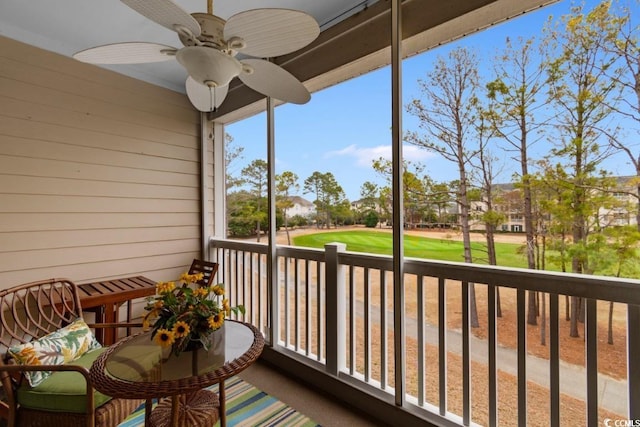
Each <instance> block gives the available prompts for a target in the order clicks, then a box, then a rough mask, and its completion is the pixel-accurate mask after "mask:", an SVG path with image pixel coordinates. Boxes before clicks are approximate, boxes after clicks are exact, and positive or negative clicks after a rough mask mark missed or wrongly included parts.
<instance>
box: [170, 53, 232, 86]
mask: <svg viewBox="0 0 640 427" xmlns="http://www.w3.org/2000/svg"><path fill="white" fill-rule="evenodd" d="M176 59H177V60H178V62H180V64H182V66H183V67H184V68H185V69H186V70H187V73H189V75H190V76H191V77H192V78H193V79H194V80H195V81H196V82H198V83H200V84H202V85H211V84H212V83H215V85H216V86H226V85H228V84H229V82H230V81H231V79H233V78H234V77H236V76H237V75H238V74H240V72H241V71H242V64H241V63H240V61H238V60H237V59H235V58H234V57H232V56H229V55H227V54H225V53H222V52H220V51H218V50H216V49H212V48H208V47H201V46H190V47H184V48H182V49H180V50H179V51H178V53H177V54H176ZM205 82H208V83H205Z"/></svg>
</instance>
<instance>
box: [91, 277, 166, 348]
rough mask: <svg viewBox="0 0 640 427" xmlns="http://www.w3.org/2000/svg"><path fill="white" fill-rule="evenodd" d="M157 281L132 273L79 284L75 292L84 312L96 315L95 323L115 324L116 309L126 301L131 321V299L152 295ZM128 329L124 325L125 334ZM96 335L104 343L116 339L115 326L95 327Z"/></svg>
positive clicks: (128, 332)
mask: <svg viewBox="0 0 640 427" xmlns="http://www.w3.org/2000/svg"><path fill="white" fill-rule="evenodd" d="M155 292H156V282H155V281H153V280H151V279H148V278H146V277H144V276H132V277H125V278H121V279H110V280H103V281H100V282H92V283H83V284H81V285H78V294H79V296H80V304H81V305H82V310H83V311H90V312H93V313H95V315H96V323H117V322H118V312H119V310H120V306H122V304H124V303H127V322H130V321H131V301H132V300H134V299H137V298H143V297H147V296H150V295H154V294H155ZM130 334H131V329H130V328H127V335H130ZM96 337H97V338H98V340H99V341H100V342H101V343H102V344H104V345H111V344H113V343H115V342H116V329H115V328H109V329H108V330H106V331H105V330H102V329H97V330H96Z"/></svg>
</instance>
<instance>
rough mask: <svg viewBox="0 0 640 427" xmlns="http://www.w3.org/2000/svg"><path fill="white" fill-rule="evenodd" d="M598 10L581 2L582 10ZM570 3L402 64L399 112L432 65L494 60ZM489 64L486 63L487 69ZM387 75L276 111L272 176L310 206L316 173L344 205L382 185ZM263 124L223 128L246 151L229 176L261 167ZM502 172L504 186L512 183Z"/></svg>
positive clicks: (409, 154)
mask: <svg viewBox="0 0 640 427" xmlns="http://www.w3.org/2000/svg"><path fill="white" fill-rule="evenodd" d="M598 3H599V2H597V1H593V0H588V1H586V4H587V9H590V8H591V7H593V5H595V4H598ZM571 4H572V3H571V2H570V1H567V0H562V1H561V2H559V3H557V4H554V5H552V6H549V7H546V8H544V9H542V10H539V11H535V12H531V13H529V14H526V15H524V16H521V17H519V18H516V19H513V20H511V21H508V22H506V23H503V24H500V25H497V26H496V27H493V28H490V29H488V30H485V31H482V32H480V33H478V34H475V35H472V36H469V37H466V38H464V39H461V40H459V41H456V42H454V43H451V44H448V45H445V46H442V47H440V48H438V49H435V50H432V51H429V52H425V53H423V54H421V55H417V56H415V57H412V58H409V59H407V60H405V61H404V62H403V65H402V67H403V89H402V91H403V99H404V102H403V104H407V103H408V102H409V101H410V100H411V99H412V98H414V97H418V96H419V95H420V90H419V89H418V83H417V82H418V79H420V78H425V77H426V74H427V73H428V72H429V71H430V70H431V66H432V63H433V62H434V60H435V59H436V58H437V57H439V56H443V57H445V56H446V55H447V54H448V52H449V51H450V50H451V49H454V48H456V47H458V46H466V47H468V48H470V49H473V50H474V51H475V52H476V54H477V55H478V57H479V58H487V59H490V58H492V57H493V56H494V55H495V54H496V53H497V52H498V51H497V50H496V49H499V48H500V47H501V46H502V45H503V44H504V40H505V39H506V37H511V38H512V39H515V38H517V37H519V36H522V37H525V38H528V37H530V36H534V35H540V34H541V31H542V28H543V26H544V23H545V22H546V21H547V19H548V17H549V16H550V15H552V16H554V17H557V18H559V17H560V16H562V15H565V14H567V13H568V12H569V9H570V6H571ZM487 63H488V62H487ZM481 71H482V70H481ZM390 78H391V72H390V69H389V67H385V68H383V69H380V70H377V71H374V72H371V73H369V74H367V75H364V76H361V77H358V78H355V79H352V80H349V81H347V82H344V83H341V84H338V85H336V86H333V87H330V88H327V89H325V90H322V91H320V92H316V93H313V94H312V97H311V101H309V102H308V103H307V104H305V105H293V104H287V105H283V106H280V107H278V108H276V113H275V121H276V129H275V138H276V173H282V172H284V171H292V172H294V173H296V174H297V175H298V177H299V184H300V192H299V195H301V196H303V197H306V198H308V199H309V200H311V199H312V195H309V194H307V195H305V194H303V191H302V186H303V182H304V179H305V178H307V177H308V176H310V175H311V174H312V173H313V172H315V171H319V172H322V173H326V172H331V173H332V174H333V175H334V176H335V178H336V180H337V181H338V183H339V184H340V185H341V186H342V188H343V189H344V191H345V193H346V195H347V198H348V199H349V200H352V201H353V200H357V199H359V198H360V186H361V185H362V183H363V182H365V181H372V182H375V183H377V184H384V180H383V179H382V177H380V176H379V175H378V174H377V173H376V172H375V171H373V169H372V167H371V162H372V160H375V159H378V158H379V157H385V158H389V159H390V156H391V132H390V129H391V111H390V105H391V89H390V87H391V86H390ZM265 123H266V116H265V114H260V115H257V116H254V117H251V118H249V119H245V120H243V121H242V122H238V123H234V124H231V125H228V126H227V127H226V132H227V133H228V134H230V135H231V136H232V137H233V139H234V143H235V144H236V145H238V146H242V147H244V152H243V158H242V159H239V160H237V161H236V162H234V164H233V165H232V168H231V173H232V174H234V175H238V174H239V172H240V170H241V169H242V167H244V166H245V165H246V164H248V163H249V162H251V161H252V160H254V159H266V126H265ZM403 129H404V131H405V132H406V131H408V130H418V129H417V121H416V120H415V118H413V117H412V116H410V115H409V114H407V113H404V115H403ZM548 148H549V146H545V145H544V142H538V143H537V144H536V145H535V146H534V150H533V151H534V152H533V153H531V156H537V157H541V156H542V155H544V154H545V153H546V151H547V150H548ZM403 155H404V158H405V159H407V160H411V161H415V162H421V163H422V164H424V165H425V166H426V169H425V172H426V173H427V174H429V175H430V176H431V177H432V178H434V179H435V180H437V181H449V180H452V179H456V178H457V176H456V174H457V172H456V168H455V165H453V164H452V163H449V162H446V161H445V160H443V159H441V158H439V157H438V156H437V155H435V154H432V153H429V152H428V151H426V150H420V149H418V148H417V147H415V146H410V145H406V144H405V145H404V148H403ZM607 169H608V170H610V171H611V172H612V173H614V174H616V175H629V174H632V173H633V169H632V168H631V166H630V165H628V164H627V162H625V159H624V158H621V157H618V158H616V159H612V160H611V161H609V162H608V164H607ZM510 175H511V174H510V170H509V169H508V168H507V169H506V170H505V171H504V173H503V175H502V177H503V179H499V181H501V182H507V181H509V179H510Z"/></svg>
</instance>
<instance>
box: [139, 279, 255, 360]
mask: <svg viewBox="0 0 640 427" xmlns="http://www.w3.org/2000/svg"><path fill="white" fill-rule="evenodd" d="M200 281H202V273H198V274H187V273H184V274H182V275H181V276H180V279H179V281H178V285H176V282H159V283H158V284H157V285H156V295H155V296H153V297H150V298H148V299H147V305H146V306H145V310H147V311H148V313H146V314H145V316H144V318H143V328H144V329H145V330H148V329H149V328H151V338H152V339H153V340H154V341H155V342H156V343H157V344H159V345H160V346H162V347H171V348H172V352H173V353H174V354H176V355H179V354H180V353H181V352H182V351H184V350H185V349H187V347H188V346H193V345H196V346H198V345H201V346H202V347H204V348H205V349H207V350H208V348H209V336H210V334H211V333H212V332H213V331H215V330H217V329H220V328H221V327H222V325H224V319H225V317H226V316H229V315H230V314H231V312H234V313H235V314H238V313H239V312H240V313H243V314H244V312H245V310H244V307H243V306H236V307H231V306H230V305H229V300H228V299H227V298H225V297H224V296H225V292H224V287H223V286H222V284H217V285H212V286H199V285H198V283H199V282H200ZM152 322H153V326H152Z"/></svg>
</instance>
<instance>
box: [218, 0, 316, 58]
mask: <svg viewBox="0 0 640 427" xmlns="http://www.w3.org/2000/svg"><path fill="white" fill-rule="evenodd" d="M318 34H320V27H319V26H318V23H317V22H316V20H315V19H313V17H311V16H310V15H308V14H306V13H304V12H301V11H299V10H290V9H252V10H247V11H245V12H240V13H237V14H235V15H233V16H232V17H231V18H229V19H228V20H227V23H226V24H225V26H224V39H225V40H229V39H231V38H232V37H239V38H241V39H243V40H244V41H245V42H246V47H244V48H242V49H241V50H240V51H241V52H242V53H244V54H247V55H251V56H257V57H261V58H271V57H275V56H280V55H285V54H287V53H290V52H294V51H296V50H298V49H300V48H302V47H304V46H306V45H308V44H309V43H311V42H312V41H314V40H315V39H316V37H318Z"/></svg>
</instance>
